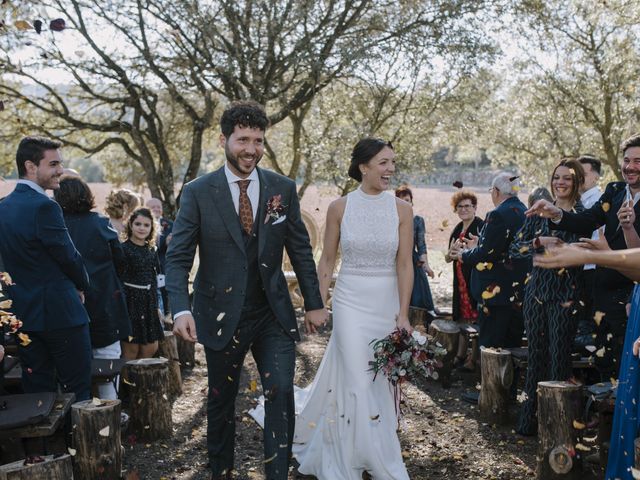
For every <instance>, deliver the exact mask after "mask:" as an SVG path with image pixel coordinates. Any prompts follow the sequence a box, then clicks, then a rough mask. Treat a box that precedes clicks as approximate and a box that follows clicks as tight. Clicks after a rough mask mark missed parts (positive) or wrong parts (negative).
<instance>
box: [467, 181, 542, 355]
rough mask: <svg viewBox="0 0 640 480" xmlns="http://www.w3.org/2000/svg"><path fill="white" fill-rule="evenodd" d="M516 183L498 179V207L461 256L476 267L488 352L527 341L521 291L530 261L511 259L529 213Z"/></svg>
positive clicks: (474, 283)
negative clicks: (525, 213)
mask: <svg viewBox="0 0 640 480" xmlns="http://www.w3.org/2000/svg"><path fill="white" fill-rule="evenodd" d="M517 179H518V177H517V176H514V175H512V174H509V173H501V174H499V175H498V176H496V177H495V178H494V179H493V182H492V183H491V188H490V193H491V200H492V201H493V204H494V206H495V207H496V208H495V209H494V210H492V211H491V212H489V213H488V214H487V217H486V218H485V221H484V226H483V228H482V230H481V231H480V236H479V237H478V241H477V245H475V246H473V248H469V249H461V250H459V251H458V254H457V258H458V260H459V261H461V262H463V263H465V264H471V265H474V266H475V268H474V269H473V271H472V273H471V286H470V289H471V295H473V298H475V299H476V301H477V302H478V324H479V326H480V333H479V343H480V345H481V346H483V347H519V346H520V344H521V342H522V334H523V331H524V324H523V320H522V308H521V305H522V291H523V286H524V283H525V278H526V275H527V273H528V272H529V270H530V269H531V262H530V261H529V260H510V259H509V253H508V252H509V244H510V243H511V242H512V241H513V238H514V236H515V235H516V233H517V232H518V230H520V227H522V224H523V223H524V219H525V216H524V211H525V210H526V207H525V206H524V204H523V203H522V202H521V201H520V200H519V199H518V189H519V188H518V183H519V182H518V181H517Z"/></svg>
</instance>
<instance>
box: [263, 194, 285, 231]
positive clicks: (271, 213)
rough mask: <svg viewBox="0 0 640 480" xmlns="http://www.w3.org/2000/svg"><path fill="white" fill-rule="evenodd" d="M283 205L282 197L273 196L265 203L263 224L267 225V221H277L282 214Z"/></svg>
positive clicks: (279, 195)
mask: <svg viewBox="0 0 640 480" xmlns="http://www.w3.org/2000/svg"><path fill="white" fill-rule="evenodd" d="M284 207H285V206H284V205H283V204H282V195H281V194H278V195H274V196H273V197H271V198H270V199H269V200H268V201H267V215H266V216H265V217H264V223H265V224H266V223H268V222H269V219H270V218H271V219H273V220H278V219H279V218H280V215H282V213H283V212H284Z"/></svg>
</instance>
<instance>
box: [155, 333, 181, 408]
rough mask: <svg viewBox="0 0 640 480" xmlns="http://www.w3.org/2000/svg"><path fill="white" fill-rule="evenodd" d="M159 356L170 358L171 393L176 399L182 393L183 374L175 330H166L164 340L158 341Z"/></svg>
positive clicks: (172, 397)
mask: <svg viewBox="0 0 640 480" xmlns="http://www.w3.org/2000/svg"><path fill="white" fill-rule="evenodd" d="M158 356H159V357H164V358H166V359H167V360H169V395H170V396H171V400H175V399H176V398H177V397H178V396H180V395H182V375H181V374H180V357H179V356H178V345H177V341H176V336H175V335H174V334H173V332H164V340H161V341H160V342H158Z"/></svg>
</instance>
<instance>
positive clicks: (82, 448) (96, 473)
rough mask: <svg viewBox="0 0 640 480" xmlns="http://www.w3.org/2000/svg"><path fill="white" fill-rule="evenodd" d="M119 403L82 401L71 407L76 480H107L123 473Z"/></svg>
mask: <svg viewBox="0 0 640 480" xmlns="http://www.w3.org/2000/svg"><path fill="white" fill-rule="evenodd" d="M120 407H121V405H120V400H99V399H93V400H85V401H83V402H77V403H74V404H73V405H72V406H71V422H72V425H73V448H74V450H75V455H74V469H73V471H74V475H75V478H76V480H94V479H96V480H102V479H104V480H110V479H113V478H120V475H121V473H122V445H121V442H120Z"/></svg>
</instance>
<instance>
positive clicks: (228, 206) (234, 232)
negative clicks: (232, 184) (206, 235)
mask: <svg viewBox="0 0 640 480" xmlns="http://www.w3.org/2000/svg"><path fill="white" fill-rule="evenodd" d="M211 186H212V190H211V192H212V195H213V204H214V205H215V206H216V208H217V209H218V212H219V213H220V217H221V218H222V221H223V222H224V224H225V226H226V227H227V230H228V231H229V234H230V235H231V238H233V241H234V242H236V244H237V245H238V248H240V250H242V251H243V252H244V251H245V247H244V241H243V240H242V230H241V227H240V220H239V219H238V213H237V212H236V207H235V206H234V204H233V200H232V199H231V190H229V183H228V182H227V176H226V175H225V174H224V167H222V168H220V169H218V170H217V171H216V172H214V173H213V174H212V176H211Z"/></svg>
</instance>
